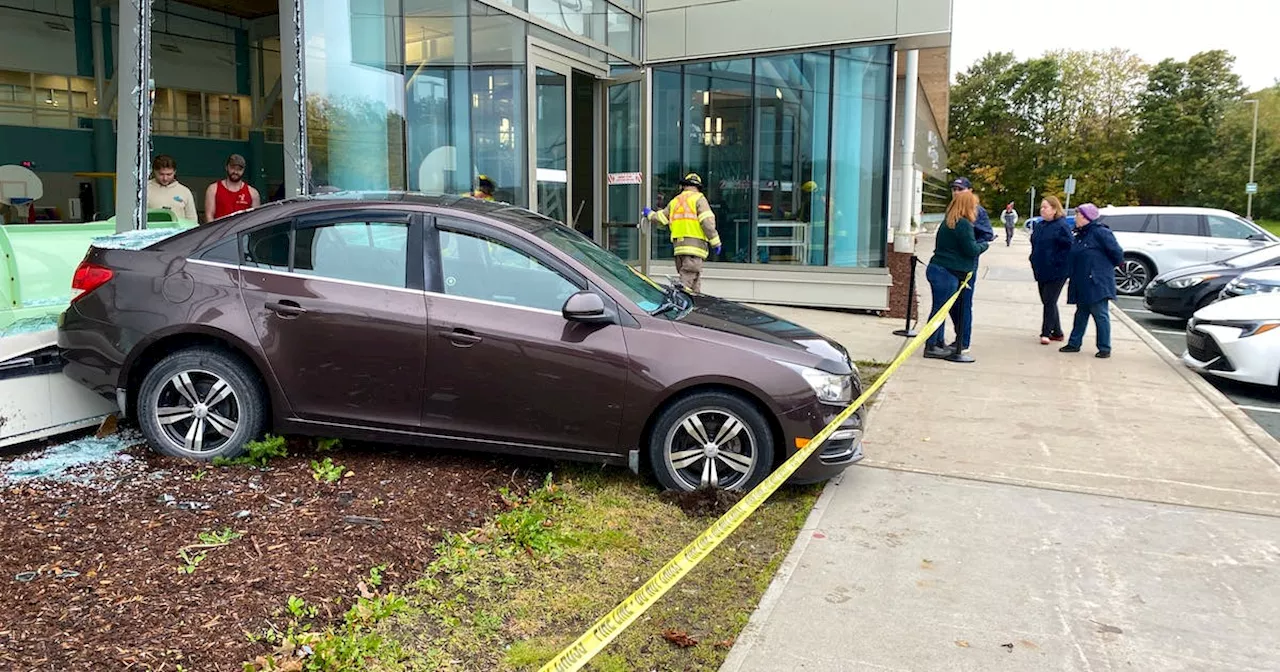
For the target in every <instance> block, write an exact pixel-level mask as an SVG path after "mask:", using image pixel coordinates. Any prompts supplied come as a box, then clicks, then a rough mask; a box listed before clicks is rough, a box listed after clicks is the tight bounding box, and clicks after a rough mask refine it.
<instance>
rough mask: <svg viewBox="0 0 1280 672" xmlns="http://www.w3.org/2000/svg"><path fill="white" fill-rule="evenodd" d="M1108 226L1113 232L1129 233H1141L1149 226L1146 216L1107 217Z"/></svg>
mask: <svg viewBox="0 0 1280 672" xmlns="http://www.w3.org/2000/svg"><path fill="white" fill-rule="evenodd" d="M1107 226H1109V227H1111V230H1112V231H1126V232H1129V233H1138V232H1141V231H1142V230H1143V229H1144V228H1145V227H1146V226H1147V216H1146V215H1110V216H1108V217H1107Z"/></svg>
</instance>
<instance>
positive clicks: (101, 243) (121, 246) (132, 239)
mask: <svg viewBox="0 0 1280 672" xmlns="http://www.w3.org/2000/svg"><path fill="white" fill-rule="evenodd" d="M182 232H183V229H179V228H172V229H135V230H133V231H125V232H124V233H114V234H112V235H110V236H98V237H97V238H94V239H93V242H92V243H91V244H92V245H93V246H94V247H96V248H98V249H100V250H141V249H143V248H146V247H148V246H150V245H154V244H156V243H158V242H160V241H162V240H164V239H166V238H171V237H173V236H176V235H178V234H179V233H182Z"/></svg>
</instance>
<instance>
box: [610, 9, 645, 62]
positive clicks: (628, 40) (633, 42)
mask: <svg viewBox="0 0 1280 672" xmlns="http://www.w3.org/2000/svg"><path fill="white" fill-rule="evenodd" d="M608 31H609V41H608V43H607V44H608V45H609V46H610V47H613V49H614V50H615V51H618V52H621V53H623V54H626V55H628V56H631V57H632V58H639V57H640V20H639V19H637V18H636V17H634V16H632V15H630V14H628V13H626V12H624V11H622V10H620V9H618V8H616V7H614V6H612V5H610V6H609V26H608Z"/></svg>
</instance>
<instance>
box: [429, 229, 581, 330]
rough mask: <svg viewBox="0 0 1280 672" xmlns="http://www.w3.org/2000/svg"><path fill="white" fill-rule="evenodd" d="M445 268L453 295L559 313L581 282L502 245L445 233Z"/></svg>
mask: <svg viewBox="0 0 1280 672" xmlns="http://www.w3.org/2000/svg"><path fill="white" fill-rule="evenodd" d="M440 269H441V274H442V275H443V276H444V291H445V294H448V295H450V296H462V297H466V298H470V299H480V300H483V301H494V302H497V303H507V304H511V305H515V306H523V307H525V308H538V309H541V310H552V311H556V312H559V311H560V309H561V308H562V307H564V302H565V301H567V300H569V297H570V296H573V295H574V294H575V293H577V292H578V287H577V285H575V284H573V283H572V282H569V281H568V280H567V279H565V277H564V276H562V275H560V274H559V273H557V272H555V271H553V270H551V269H550V268H547V267H546V266H544V265H542V263H541V262H539V261H538V260H536V259H534V258H533V257H530V256H528V255H526V254H525V253H523V252H521V251H519V250H516V249H514V248H511V247H508V246H506V245H504V244H502V243H498V242H494V241H491V240H487V239H485V238H479V237H476V236H471V235H468V234H465V233H455V232H453V231H441V232H440Z"/></svg>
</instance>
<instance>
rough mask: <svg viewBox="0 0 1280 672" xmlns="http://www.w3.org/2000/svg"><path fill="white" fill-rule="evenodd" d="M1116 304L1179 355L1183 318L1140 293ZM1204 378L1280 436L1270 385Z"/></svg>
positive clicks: (1277, 399)
mask: <svg viewBox="0 0 1280 672" xmlns="http://www.w3.org/2000/svg"><path fill="white" fill-rule="evenodd" d="M1116 305H1117V306H1118V307H1119V308H1120V309H1121V310H1123V311H1124V312H1125V314H1127V315H1128V316H1129V317H1131V318H1133V319H1134V321H1136V322H1137V323H1138V324H1140V325H1142V327H1143V328H1144V329H1146V330H1147V331H1149V332H1150V333H1151V335H1153V336H1155V337H1156V339H1158V340H1159V341H1160V342H1161V343H1163V344H1164V346H1165V347H1166V348H1169V350H1170V351H1171V352H1173V353H1174V354H1175V355H1178V356H1179V357H1181V356H1182V353H1183V351H1184V350H1186V348H1187V342H1186V336H1185V333H1186V326H1187V323H1186V321H1185V320H1179V319H1176V318H1172V317H1166V316H1164V315H1160V314H1158V313H1153V312H1151V311H1149V310H1147V309H1146V308H1144V307H1143V305H1142V298H1141V297H1127V296H1122V297H1120V298H1119V299H1118V300H1117V301H1116ZM1072 310H1074V309H1070V308H1069V309H1068V310H1067V314H1065V315H1064V319H1069V317H1070V314H1071V311H1072ZM1206 380H1208V381H1209V382H1211V383H1213V386H1214V387H1216V388H1218V389H1219V390H1221V391H1222V393H1223V394H1225V395H1227V398H1229V399H1231V401H1234V402H1235V403H1236V405H1237V406H1239V407H1240V409H1241V410H1243V411H1244V412H1245V413H1247V414H1248V415H1249V417H1251V418H1253V420H1254V421H1255V422H1257V423H1258V424H1259V425H1261V426H1262V428H1263V429H1265V430H1267V432H1269V433H1270V434H1271V435H1272V436H1274V437H1276V438H1277V439H1280V392H1277V391H1276V390H1275V389H1274V388H1266V387H1260V386H1256V385H1246V384H1244V383H1236V382H1233V381H1228V380H1222V379H1221V378H1214V377H1206Z"/></svg>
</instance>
